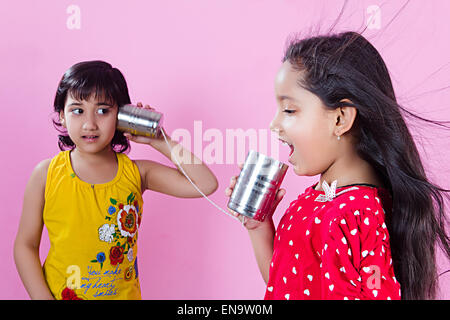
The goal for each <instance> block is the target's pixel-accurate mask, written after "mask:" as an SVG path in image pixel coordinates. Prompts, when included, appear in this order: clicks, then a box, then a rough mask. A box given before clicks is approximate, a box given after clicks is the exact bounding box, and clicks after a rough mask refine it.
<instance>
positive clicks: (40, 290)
mask: <svg viewBox="0 0 450 320" xmlns="http://www.w3.org/2000/svg"><path fill="white" fill-rule="evenodd" d="M50 161H51V159H47V160H44V161H42V162H41V163H39V164H38V165H37V166H36V168H35V169H34V170H33V173H32V174H31V177H30V180H29V181H28V184H27V186H26V189H25V196H24V201H23V208H22V216H21V218H20V224H19V231H18V232H17V236H16V240H15V242H14V260H15V262H16V268H17V271H18V272H19V275H20V278H21V279H22V282H23V284H24V286H25V289H26V290H27V292H28V294H29V295H30V298H31V299H42V300H44V299H45V300H47V299H54V298H53V296H52V294H51V292H50V289H49V288H48V286H47V283H46V281H45V278H44V273H43V270H42V266H41V261H40V259H39V245H40V242H41V236H42V228H43V219H42V212H43V209H44V191H45V181H46V178H47V169H48V166H49V164H50Z"/></svg>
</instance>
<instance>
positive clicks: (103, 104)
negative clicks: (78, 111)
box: [95, 101, 114, 107]
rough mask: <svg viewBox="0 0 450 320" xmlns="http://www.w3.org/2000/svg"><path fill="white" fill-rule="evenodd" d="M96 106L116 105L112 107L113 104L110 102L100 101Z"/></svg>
mask: <svg viewBox="0 0 450 320" xmlns="http://www.w3.org/2000/svg"><path fill="white" fill-rule="evenodd" d="M95 105H97V106H108V107H114V105H112V104H111V103H109V102H104V101H99V102H97V103H96V104H95Z"/></svg>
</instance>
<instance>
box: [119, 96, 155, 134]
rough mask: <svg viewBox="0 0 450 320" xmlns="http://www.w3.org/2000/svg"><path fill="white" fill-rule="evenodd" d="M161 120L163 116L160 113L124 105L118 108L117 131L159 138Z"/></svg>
mask: <svg viewBox="0 0 450 320" xmlns="http://www.w3.org/2000/svg"><path fill="white" fill-rule="evenodd" d="M162 120H163V114H162V113H160V112H157V111H155V110H150V109H145V108H138V107H136V106H134V105H132V104H126V105H124V106H122V107H121V108H119V112H118V114H117V129H119V130H120V131H125V132H129V133H131V134H134V135H137V136H146V137H151V138H159V137H160V136H161V126H162Z"/></svg>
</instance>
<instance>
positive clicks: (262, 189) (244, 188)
mask: <svg viewBox="0 0 450 320" xmlns="http://www.w3.org/2000/svg"><path fill="white" fill-rule="evenodd" d="M287 169H288V166H287V165H286V164H284V163H282V162H280V161H277V160H275V159H273V158H270V157H268V156H265V155H263V154H261V153H259V152H256V151H254V150H250V151H249V153H248V155H247V158H246V159H245V163H244V166H243V168H242V170H241V173H240V174H239V178H238V179H237V181H236V185H235V187H234V189H233V193H232V194H231V197H230V200H229V201H228V208H230V209H231V210H234V211H236V212H238V213H240V214H242V215H244V216H247V217H249V218H252V219H255V220H258V221H264V219H265V218H266V216H267V215H268V214H269V213H270V210H271V209H272V204H273V201H274V200H275V196H276V194H277V191H278V189H279V187H280V185H281V182H282V181H283V179H284V176H285V175H286V170H287Z"/></svg>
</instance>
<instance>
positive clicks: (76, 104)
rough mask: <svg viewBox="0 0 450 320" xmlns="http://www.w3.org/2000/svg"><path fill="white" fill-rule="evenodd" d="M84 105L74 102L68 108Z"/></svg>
mask: <svg viewBox="0 0 450 320" xmlns="http://www.w3.org/2000/svg"><path fill="white" fill-rule="evenodd" d="M82 105H83V104H82V103H80V102H72V103H70V104H69V105H68V107H70V106H82Z"/></svg>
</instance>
